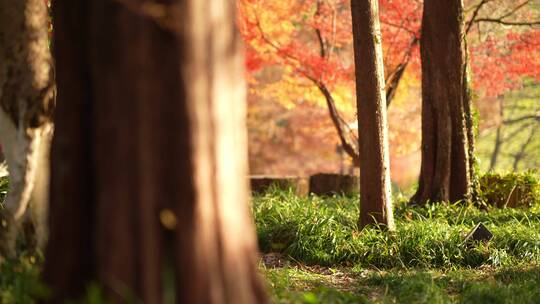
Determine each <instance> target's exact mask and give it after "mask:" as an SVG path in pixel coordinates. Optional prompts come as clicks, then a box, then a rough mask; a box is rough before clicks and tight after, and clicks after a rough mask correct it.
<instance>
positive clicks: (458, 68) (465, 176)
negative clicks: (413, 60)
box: [412, 0, 474, 204]
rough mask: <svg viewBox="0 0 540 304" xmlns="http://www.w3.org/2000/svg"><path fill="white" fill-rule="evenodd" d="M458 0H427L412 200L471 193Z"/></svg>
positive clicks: (469, 138) (446, 198)
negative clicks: (419, 149) (419, 141)
mask: <svg viewBox="0 0 540 304" xmlns="http://www.w3.org/2000/svg"><path fill="white" fill-rule="evenodd" d="M462 21H463V6H462V1H460V0H444V1H435V0H426V1H425V2H424V13H423V17H422V37H421V39H420V48H421V52H420V53H421V58H422V164H421V169H420V178H419V187H418V191H417V192H416V194H415V195H414V196H413V198H412V201H413V202H414V203H417V204H424V203H426V202H428V201H432V202H440V201H458V200H462V199H469V198H470V194H471V171H472V170H473V168H472V164H473V163H472V162H471V159H470V158H471V155H470V154H471V152H472V151H471V149H473V148H474V145H473V143H474V142H473V141H472V140H473V138H472V136H473V135H472V118H471V114H470V95H469V91H468V87H467V75H466V71H467V66H466V64H467V60H466V58H467V57H466V46H465V41H464V32H463V27H462Z"/></svg>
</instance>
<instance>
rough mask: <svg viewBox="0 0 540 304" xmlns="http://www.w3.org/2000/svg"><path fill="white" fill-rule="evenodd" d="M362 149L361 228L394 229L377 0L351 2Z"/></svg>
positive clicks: (360, 144) (360, 145) (359, 223)
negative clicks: (379, 227) (373, 226)
mask: <svg viewBox="0 0 540 304" xmlns="http://www.w3.org/2000/svg"><path fill="white" fill-rule="evenodd" d="M351 10H352V24H353V37H354V58H355V66H356V67H357V68H356V72H355V74H356V97H357V107H358V126H359V130H362V136H361V137H360V140H359V147H360V149H359V151H360V166H361V167H360V205H361V206H360V218H359V222H358V225H359V227H360V228H363V227H365V226H366V225H369V224H382V225H385V226H386V227H387V228H388V229H394V218H393V213H392V197H391V192H390V161H389V152H388V150H389V149H388V129H387V121H386V96H385V91H384V87H385V85H384V70H383V59H382V58H383V57H382V47H381V32H380V25H379V10H378V3H377V0H353V1H352V3H351Z"/></svg>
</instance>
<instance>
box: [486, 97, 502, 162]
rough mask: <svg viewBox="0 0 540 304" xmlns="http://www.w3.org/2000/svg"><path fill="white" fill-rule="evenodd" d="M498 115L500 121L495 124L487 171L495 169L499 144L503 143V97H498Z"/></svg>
mask: <svg viewBox="0 0 540 304" xmlns="http://www.w3.org/2000/svg"><path fill="white" fill-rule="evenodd" d="M499 115H500V118H501V121H500V122H499V125H498V126H497V133H496V135H495V143H494V144H493V152H492V153H491V159H490V161H489V171H493V170H495V167H496V166H497V160H498V158H499V153H500V151H501V146H502V143H503V140H502V128H503V126H504V122H503V121H504V101H503V99H499Z"/></svg>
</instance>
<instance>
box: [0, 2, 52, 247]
mask: <svg viewBox="0 0 540 304" xmlns="http://www.w3.org/2000/svg"><path fill="white" fill-rule="evenodd" d="M48 25H49V14H48V10H47V6H46V3H45V1H43V0H0V144H1V146H2V150H3V151H2V152H3V153H4V155H5V158H6V163H7V165H8V170H9V191H8V194H7V197H6V200H5V201H4V202H3V205H4V208H2V212H1V219H0V222H3V223H4V224H3V225H0V254H1V255H7V256H14V255H15V243H16V239H17V234H18V230H20V229H19V228H20V225H21V224H23V221H26V222H27V223H25V224H29V226H33V228H32V229H30V230H35V232H36V235H29V236H30V237H31V238H32V239H34V237H36V236H37V239H36V240H32V241H31V242H29V243H30V244H27V245H30V246H33V245H38V246H41V245H43V244H44V242H45V238H46V225H45V219H46V209H47V204H48V203H47V201H48V191H47V189H48V180H49V178H48V168H49V162H48V153H49V144H50V139H51V136H52V112H53V108H54V95H55V94H54V88H55V87H54V76H53V74H54V73H53V67H52V58H51V52H50V51H49V40H48ZM29 220H30V221H29Z"/></svg>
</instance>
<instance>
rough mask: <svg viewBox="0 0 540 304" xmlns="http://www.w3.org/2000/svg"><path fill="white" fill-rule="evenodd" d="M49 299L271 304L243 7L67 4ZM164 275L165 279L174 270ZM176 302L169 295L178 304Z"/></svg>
mask: <svg viewBox="0 0 540 304" xmlns="http://www.w3.org/2000/svg"><path fill="white" fill-rule="evenodd" d="M53 10H54V12H53V14H54V22H55V51H56V52H55V55H56V58H58V62H57V75H58V76H57V80H58V87H59V90H58V92H59V95H58V108H57V112H56V113H57V116H56V134H55V138H54V141H53V150H52V180H51V183H52V185H51V215H50V231H51V234H50V242H49V246H48V247H47V250H46V253H45V256H46V258H45V261H46V262H45V267H44V274H43V276H44V280H45V282H46V283H48V284H49V285H50V286H51V288H52V289H53V291H54V296H53V297H52V298H51V299H50V300H49V303H63V302H64V301H65V300H66V299H69V298H77V297H80V296H81V295H82V294H83V293H84V289H85V288H86V286H87V284H89V283H90V282H93V281H95V282H98V283H100V285H101V286H102V287H103V289H104V291H105V292H106V294H107V296H108V297H110V298H111V299H112V303H125V302H129V301H130V300H129V299H137V300H138V301H141V302H143V303H163V290H164V286H169V287H170V288H175V289H176V293H175V300H174V302H175V303H250V304H251V303H265V302H266V301H267V300H266V296H265V292H264V290H263V285H262V284H261V282H260V281H259V277H258V273H257V267H256V259H257V255H256V240H255V234H254V230H253V225H252V220H251V217H250V214H249V208H248V191H247V189H248V185H247V181H246V178H245V176H246V174H247V163H246V162H247V155H246V153H247V151H246V139H247V136H246V129H245V121H244V119H245V118H244V116H245V102H244V93H245V87H244V79H243V73H244V71H243V58H242V56H241V51H240V43H241V41H240V38H239V36H238V35H237V32H236V30H235V27H234V22H235V16H234V14H235V5H234V2H231V1H225V0H213V1H196V0H186V1H161V2H159V3H154V4H151V5H150V4H148V3H145V2H141V1H131V0H130V1H127V0H117V1H110V0H96V1H91V2H90V1H82V0H57V1H55V4H54V8H53ZM164 274H167V275H164ZM169 300H170V299H169Z"/></svg>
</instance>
